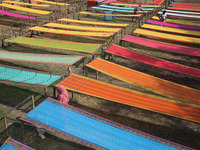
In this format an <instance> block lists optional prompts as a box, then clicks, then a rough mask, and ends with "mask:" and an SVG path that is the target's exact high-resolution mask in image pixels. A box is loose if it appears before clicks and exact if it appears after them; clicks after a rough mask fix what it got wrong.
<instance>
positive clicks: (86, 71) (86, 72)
mask: <svg viewBox="0 0 200 150" xmlns="http://www.w3.org/2000/svg"><path fill="white" fill-rule="evenodd" d="M85 76H86V77H87V76H88V67H87V66H85Z"/></svg>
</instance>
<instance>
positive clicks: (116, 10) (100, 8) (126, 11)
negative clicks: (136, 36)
mask: <svg viewBox="0 0 200 150" xmlns="http://www.w3.org/2000/svg"><path fill="white" fill-rule="evenodd" d="M91 8H92V9H97V10H105V11H114V12H122V13H134V10H124V9H115V8H113V9H112V8H105V7H91ZM144 12H146V13H147V12H148V11H144ZM139 13H143V11H139Z"/></svg>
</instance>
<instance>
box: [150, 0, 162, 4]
mask: <svg viewBox="0 0 200 150" xmlns="http://www.w3.org/2000/svg"><path fill="white" fill-rule="evenodd" d="M162 2H164V0H154V1H153V2H152V3H151V4H153V5H160V4H161V3H162Z"/></svg>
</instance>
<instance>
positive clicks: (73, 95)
mask: <svg viewBox="0 0 200 150" xmlns="http://www.w3.org/2000/svg"><path fill="white" fill-rule="evenodd" d="M73 99H74V91H72V100H73Z"/></svg>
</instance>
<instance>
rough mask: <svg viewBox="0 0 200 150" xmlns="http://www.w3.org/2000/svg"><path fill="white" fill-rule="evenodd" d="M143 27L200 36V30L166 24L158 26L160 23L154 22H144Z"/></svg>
mask: <svg viewBox="0 0 200 150" xmlns="http://www.w3.org/2000/svg"><path fill="white" fill-rule="evenodd" d="M141 27H142V28H147V29H152V30H159V31H162V32H172V33H180V34H186V35H192V36H200V31H194V30H186V29H179V28H171V27H164V26H158V25H152V24H143V25H142V26H141Z"/></svg>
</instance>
